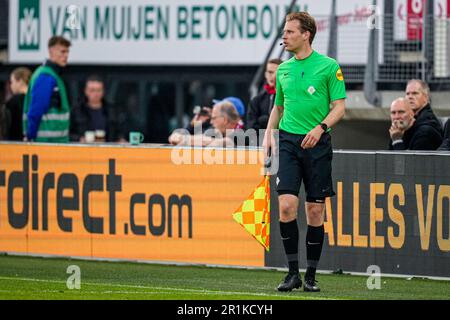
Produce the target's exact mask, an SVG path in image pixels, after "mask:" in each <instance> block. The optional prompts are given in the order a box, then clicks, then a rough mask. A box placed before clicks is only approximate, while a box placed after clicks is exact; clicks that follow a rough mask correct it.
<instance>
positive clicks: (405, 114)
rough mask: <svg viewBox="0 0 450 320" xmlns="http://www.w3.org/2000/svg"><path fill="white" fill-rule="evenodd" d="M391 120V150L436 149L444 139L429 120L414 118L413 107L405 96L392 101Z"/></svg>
mask: <svg viewBox="0 0 450 320" xmlns="http://www.w3.org/2000/svg"><path fill="white" fill-rule="evenodd" d="M391 122H392V125H391V127H390V129H389V134H390V136H391V142H390V144H389V149H390V150H436V149H437V147H438V146H439V144H440V142H441V140H442V138H441V135H440V133H439V132H438V131H437V130H436V129H435V128H434V127H433V126H432V125H430V124H429V122H427V121H421V122H419V121H418V120H416V119H415V118H414V112H413V109H412V108H411V105H410V104H409V103H408V102H407V100H406V99H404V98H398V99H396V100H394V101H393V102H392V104H391Z"/></svg>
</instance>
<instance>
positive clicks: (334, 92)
mask: <svg viewBox="0 0 450 320" xmlns="http://www.w3.org/2000/svg"><path fill="white" fill-rule="evenodd" d="M328 90H329V93H330V102H332V101H335V100H339V99H345V98H346V95H345V82H344V76H343V74H342V71H341V68H340V67H339V65H338V64H337V63H336V64H334V65H333V66H332V68H331V72H330V74H329V77H328Z"/></svg>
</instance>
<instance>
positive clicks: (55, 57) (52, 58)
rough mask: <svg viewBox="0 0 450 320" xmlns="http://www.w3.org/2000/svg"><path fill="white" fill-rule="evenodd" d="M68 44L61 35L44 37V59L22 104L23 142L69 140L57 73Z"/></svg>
mask: <svg viewBox="0 0 450 320" xmlns="http://www.w3.org/2000/svg"><path fill="white" fill-rule="evenodd" d="M71 45H72V44H71V42H70V41H69V40H67V39H66V38H64V37H62V36H52V37H51V38H50V39H49V40H48V59H46V60H45V62H44V63H43V64H42V65H41V66H39V67H38V68H37V69H36V70H35V71H34V72H33V74H32V76H31V79H30V84H29V86H30V88H29V90H28V91H27V94H26V96H25V100H24V103H23V123H22V126H23V131H24V139H25V140H26V141H37V142H54V143H59V142H68V141H69V126H70V104H69V98H68V95H67V90H66V85H65V83H64V81H63V79H62V78H61V76H62V73H63V70H64V69H65V68H66V67H67V63H68V60H69V51H70V46H71Z"/></svg>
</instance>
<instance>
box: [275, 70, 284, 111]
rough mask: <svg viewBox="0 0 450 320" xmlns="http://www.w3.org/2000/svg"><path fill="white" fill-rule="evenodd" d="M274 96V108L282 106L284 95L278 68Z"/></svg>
mask: <svg viewBox="0 0 450 320" xmlns="http://www.w3.org/2000/svg"><path fill="white" fill-rule="evenodd" d="M276 91H277V92H276V95H275V106H279V107H281V106H284V94H283V89H282V88H281V81H280V68H278V70H277V78H276Z"/></svg>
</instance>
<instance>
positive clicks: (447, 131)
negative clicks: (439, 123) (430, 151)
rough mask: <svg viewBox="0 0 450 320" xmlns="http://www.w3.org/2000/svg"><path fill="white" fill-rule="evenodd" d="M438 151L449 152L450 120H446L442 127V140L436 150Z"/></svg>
mask: <svg viewBox="0 0 450 320" xmlns="http://www.w3.org/2000/svg"><path fill="white" fill-rule="evenodd" d="M438 150H440V151H450V118H449V119H447V122H446V123H445V127H444V140H443V141H442V144H441V146H440V147H439V148H438Z"/></svg>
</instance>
